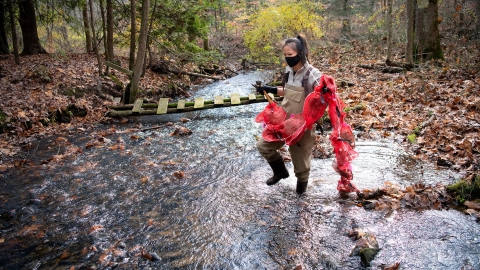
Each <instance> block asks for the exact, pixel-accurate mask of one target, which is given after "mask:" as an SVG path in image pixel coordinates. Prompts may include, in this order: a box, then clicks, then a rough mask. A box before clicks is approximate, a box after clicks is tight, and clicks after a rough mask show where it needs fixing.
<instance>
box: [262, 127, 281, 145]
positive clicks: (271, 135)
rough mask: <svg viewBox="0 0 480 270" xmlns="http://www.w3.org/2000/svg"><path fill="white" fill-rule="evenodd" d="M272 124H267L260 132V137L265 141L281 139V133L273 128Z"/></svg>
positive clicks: (278, 140)
mask: <svg viewBox="0 0 480 270" xmlns="http://www.w3.org/2000/svg"><path fill="white" fill-rule="evenodd" d="M275 127H276V126H274V125H267V126H265V129H264V130H263V132H262V137H263V139H264V140H265V141H267V142H280V141H283V138H282V134H281V133H280V132H278V131H277V130H276V129H275Z"/></svg>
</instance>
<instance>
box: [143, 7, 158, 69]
mask: <svg viewBox="0 0 480 270" xmlns="http://www.w3.org/2000/svg"><path fill="white" fill-rule="evenodd" d="M156 11H157V0H155V2H153V10H152V16H151V18H153V17H154V16H155V12H156ZM152 27H153V19H152V20H150V22H149V25H148V32H147V52H146V53H145V60H144V61H143V68H142V76H141V77H142V78H143V77H144V76H145V72H146V71H147V55H148V61H149V62H150V63H149V64H151V62H152V50H151V49H150V33H151V32H152Z"/></svg>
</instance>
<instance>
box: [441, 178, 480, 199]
mask: <svg viewBox="0 0 480 270" xmlns="http://www.w3.org/2000/svg"><path fill="white" fill-rule="evenodd" d="M470 177H471V179H468V178H470ZM470 177H468V178H467V179H464V180H461V181H459V182H457V183H455V184H452V185H449V186H447V190H448V191H449V192H451V193H453V194H454V195H455V197H456V198H457V200H458V201H459V202H460V203H463V202H465V201H467V200H468V201H471V200H476V199H480V175H471V176H470Z"/></svg>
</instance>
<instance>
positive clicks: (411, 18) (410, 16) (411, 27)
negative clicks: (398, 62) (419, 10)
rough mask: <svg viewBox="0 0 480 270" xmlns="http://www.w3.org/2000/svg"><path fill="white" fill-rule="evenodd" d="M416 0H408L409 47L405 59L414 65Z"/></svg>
mask: <svg viewBox="0 0 480 270" xmlns="http://www.w3.org/2000/svg"><path fill="white" fill-rule="evenodd" d="M414 1H415V0H407V47H406V48H405V50H406V52H405V61H406V62H407V63H408V64H410V65H413V37H414V29H415V4H414Z"/></svg>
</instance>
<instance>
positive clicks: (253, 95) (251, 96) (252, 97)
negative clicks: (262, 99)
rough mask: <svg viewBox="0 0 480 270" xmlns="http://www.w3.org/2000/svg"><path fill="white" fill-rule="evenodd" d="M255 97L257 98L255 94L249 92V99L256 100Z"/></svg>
mask: <svg viewBox="0 0 480 270" xmlns="http://www.w3.org/2000/svg"><path fill="white" fill-rule="evenodd" d="M255 99H257V97H256V96H255V94H248V100H255Z"/></svg>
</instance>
